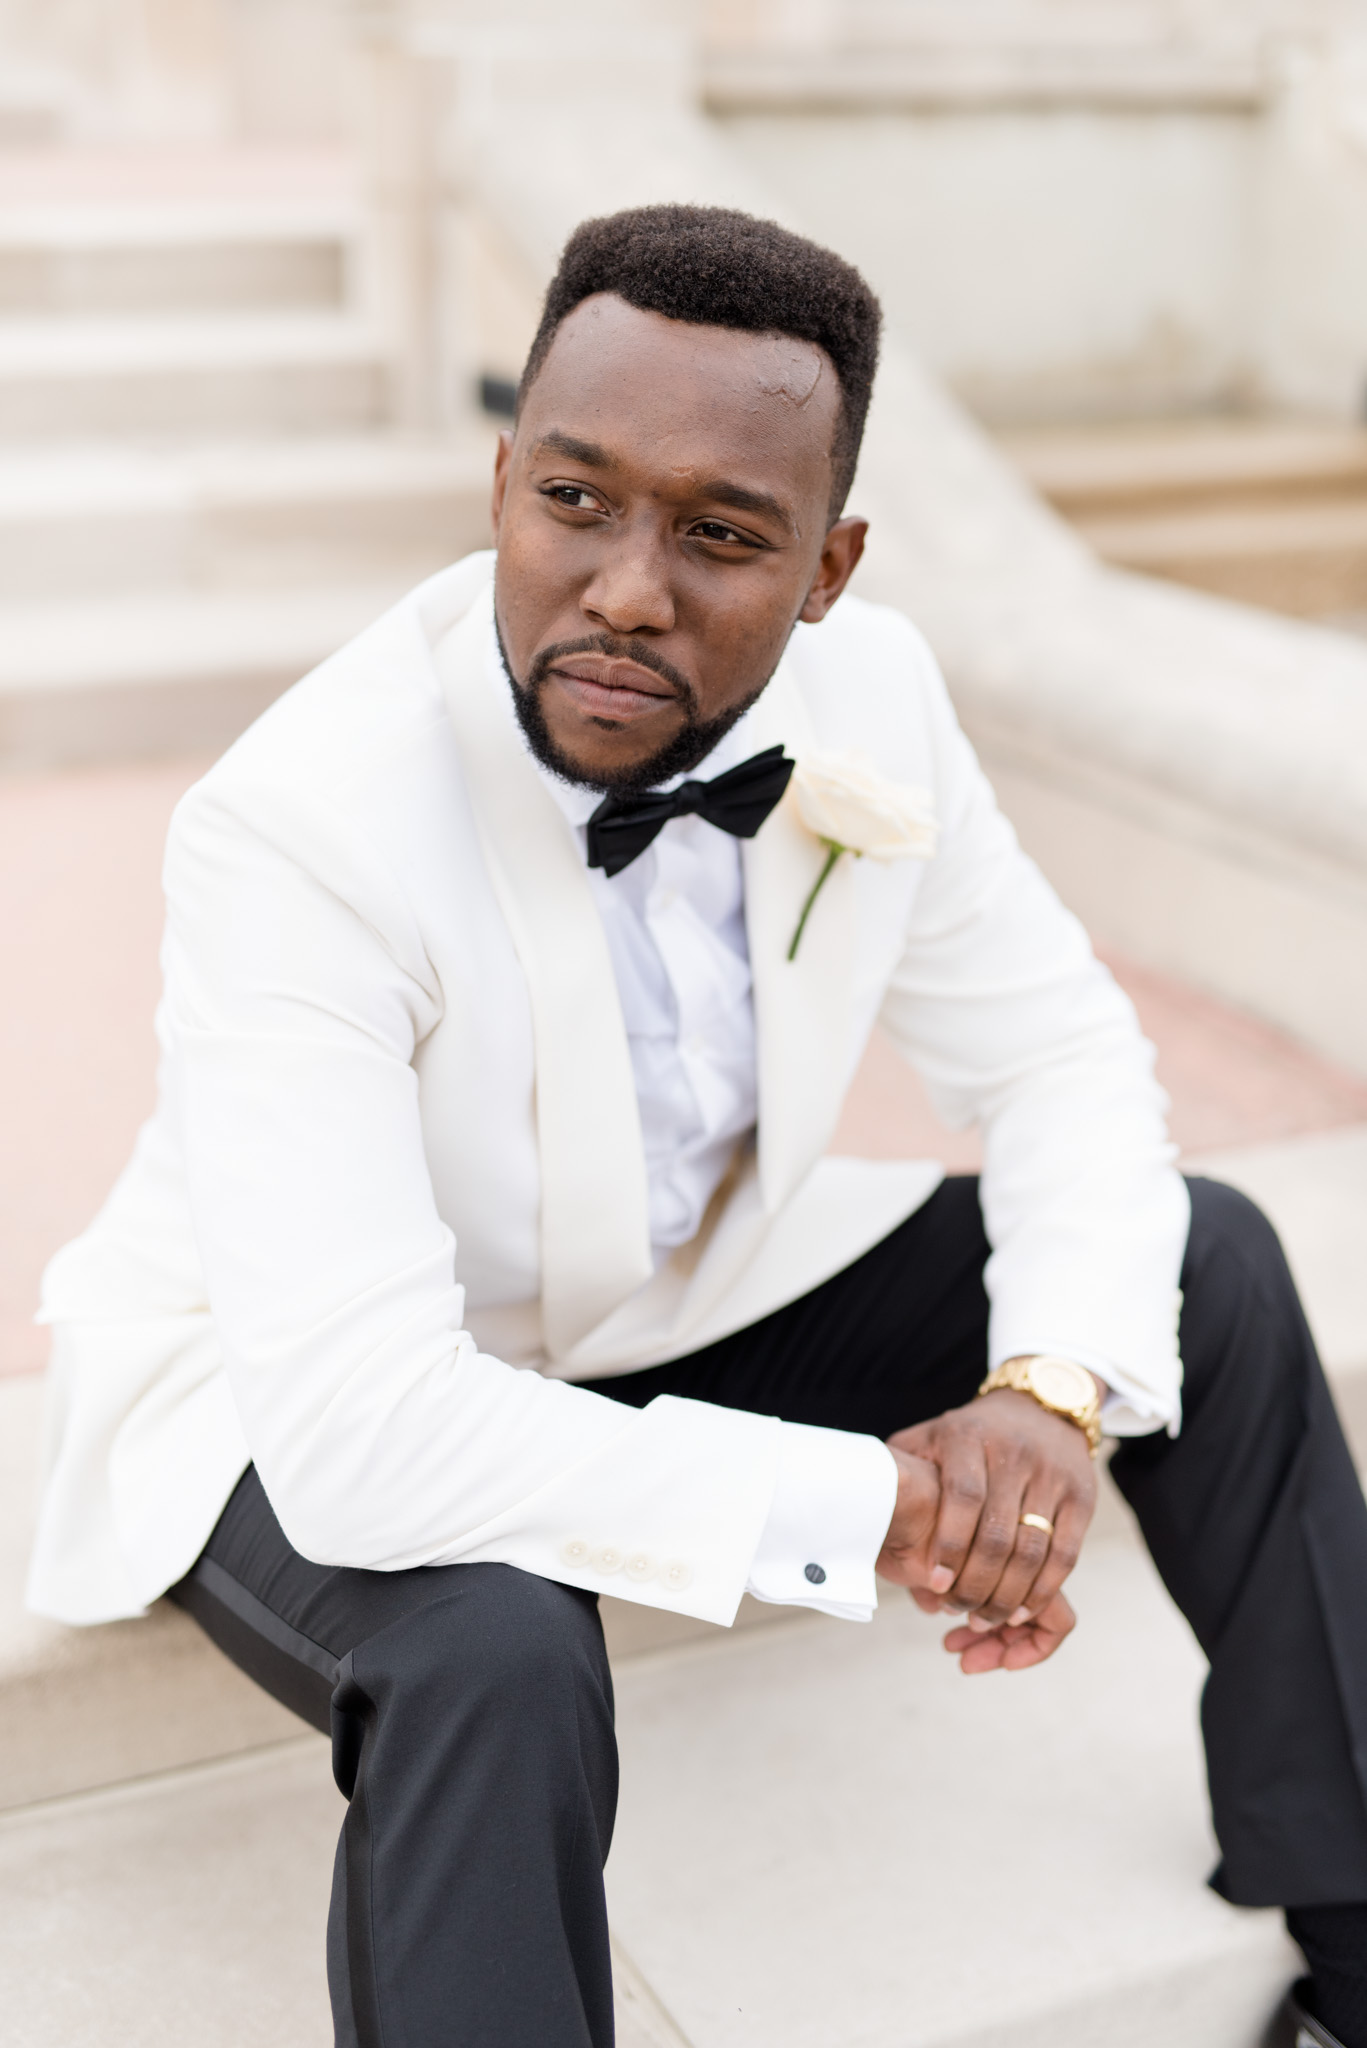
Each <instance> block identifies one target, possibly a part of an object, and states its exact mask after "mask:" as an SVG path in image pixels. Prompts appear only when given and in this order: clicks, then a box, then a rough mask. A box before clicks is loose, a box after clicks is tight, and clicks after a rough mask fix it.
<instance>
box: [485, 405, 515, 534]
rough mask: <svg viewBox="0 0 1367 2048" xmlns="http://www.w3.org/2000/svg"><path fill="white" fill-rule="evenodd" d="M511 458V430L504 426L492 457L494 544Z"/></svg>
mask: <svg viewBox="0 0 1367 2048" xmlns="http://www.w3.org/2000/svg"><path fill="white" fill-rule="evenodd" d="M512 459H513V430H512V428H511V427H504V428H503V429H502V430H501V431H500V433H499V437H498V453H497V454H496V455H495V457H494V497H493V504H492V507H491V508H490V509H491V516H492V518H493V525H494V545H495V547H497V545H498V529H499V527H500V525H501V524H502V521H503V500H504V496H505V495H506V493H507V489H508V470H509V467H510V465H511V463H512Z"/></svg>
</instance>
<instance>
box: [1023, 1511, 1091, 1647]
mask: <svg viewBox="0 0 1367 2048" xmlns="http://www.w3.org/2000/svg"><path fill="white" fill-rule="evenodd" d="M1050 1519H1051V1520H1052V1522H1053V1524H1054V1533H1053V1535H1052V1536H1051V1537H1050V1539H1049V1547H1048V1550H1047V1551H1046V1553H1045V1556H1044V1560H1043V1562H1042V1563H1041V1565H1040V1568H1039V1570H1038V1572H1037V1573H1036V1574H1035V1577H1034V1580H1033V1582H1032V1583H1031V1585H1030V1586H1029V1587H1028V1588H1027V1589H1026V1590H1025V1591H1024V1592H1023V1593H1022V1594H1021V1596H1020V1599H1019V1601H1018V1602H1017V1603H1016V1605H1015V1607H1013V1608H1012V1610H1011V1613H1010V1616H1009V1619H1011V1620H1015V1618H1016V1616H1017V1615H1018V1614H1019V1613H1020V1612H1021V1609H1022V1608H1023V1609H1025V1611H1026V1612H1027V1613H1028V1614H1029V1615H1030V1616H1031V1617H1034V1616H1037V1615H1040V1614H1042V1613H1043V1612H1044V1610H1045V1608H1047V1607H1048V1605H1049V1603H1050V1601H1052V1600H1053V1599H1054V1598H1055V1597H1056V1595H1057V1594H1058V1591H1059V1588H1060V1587H1061V1586H1062V1585H1063V1584H1064V1583H1065V1581H1066V1580H1067V1578H1068V1575H1069V1573H1070V1572H1071V1571H1072V1569H1073V1566H1074V1565H1075V1564H1076V1563H1077V1561H1078V1558H1079V1557H1080V1556H1081V1554H1082V1539H1083V1537H1084V1536H1085V1535H1086V1534H1087V1529H1088V1525H1089V1523H1090V1522H1091V1519H1092V1513H1091V1509H1090V1507H1089V1506H1088V1505H1087V1503H1086V1502H1085V1501H1080V1500H1078V1499H1077V1498H1076V1496H1075V1495H1072V1494H1067V1495H1065V1496H1064V1498H1063V1499H1062V1500H1061V1501H1060V1502H1059V1504H1058V1506H1057V1507H1056V1508H1055V1510H1054V1512H1053V1515H1052V1516H1051V1517H1050Z"/></svg>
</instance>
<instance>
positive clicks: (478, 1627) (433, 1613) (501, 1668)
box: [357, 1564, 607, 1702]
mask: <svg viewBox="0 0 1367 2048" xmlns="http://www.w3.org/2000/svg"><path fill="white" fill-rule="evenodd" d="M433 1577H434V1580H436V1581H437V1583H436V1584H434V1586H433V1589H432V1591H433V1597H432V1599H431V1600H430V1601H429V1602H428V1603H426V1604H424V1605H423V1606H422V1607H420V1608H418V1609H416V1610H415V1611H414V1612H413V1613H411V1614H409V1615H407V1616H406V1617H405V1618H404V1620H403V1621H402V1622H401V1623H399V1624H398V1625H397V1627H395V1628H392V1629H388V1630H386V1631H385V1632H384V1635H383V1637H380V1638H375V1639H373V1640H372V1641H371V1643H369V1644H368V1645H366V1646H365V1656H364V1662H365V1664H366V1665H367V1666H368V1667H369V1668H370V1669H371V1670H372V1671H374V1670H376V1669H377V1667H382V1668H383V1669H384V1670H385V1672H386V1674H387V1676H388V1677H389V1680H390V1682H391V1684H393V1685H394V1686H396V1687H397V1688H398V1689H399V1690H401V1691H402V1692H403V1693H404V1694H406V1695H407V1696H408V1697H409V1698H410V1699H416V1698H418V1697H420V1696H421V1695H423V1694H424V1693H427V1692H429V1691H431V1692H434V1693H436V1694H439V1695H445V1696H446V1697H448V1698H449V1697H450V1695H451V1692H452V1691H453V1689H454V1690H459V1692H460V1693H461V1694H462V1696H463V1697H464V1698H465V1699H466V1700H467V1701H468V1700H472V1699H473V1698H474V1697H476V1696H479V1697H484V1698H497V1699H502V1700H507V1699H517V1700H519V1701H523V1702H526V1701H528V1700H530V1699H534V1698H538V1697H539V1698H541V1699H548V1698H552V1697H561V1696H563V1697H565V1698H566V1699H568V1698H569V1697H570V1696H571V1695H573V1694H575V1693H577V1692H578V1691H580V1690H581V1689H583V1688H584V1687H586V1686H587V1687H591V1688H596V1689H602V1688H603V1687H604V1686H605V1685H606V1684H607V1658H606V1653H605V1651H604V1648H603V1634H602V1628H601V1625H600V1623H599V1620H598V1608H597V1603H596V1601H595V1600H594V1599H593V1597H592V1595H591V1594H587V1593H581V1592H579V1591H577V1590H576V1589H575V1588H574V1587H571V1586H562V1585H560V1584H559V1583H558V1582H557V1581H555V1580H553V1579H542V1578H538V1577H537V1576H536V1575H535V1574H533V1573H531V1572H523V1571H519V1570H518V1569H517V1567H516V1566H514V1565H504V1564H469V1565H448V1566H445V1567H441V1568H440V1569H439V1570H438V1571H436V1572H434V1574H433ZM360 1662H361V1660H360V1659H358V1660H357V1663H358V1666H359V1664H360Z"/></svg>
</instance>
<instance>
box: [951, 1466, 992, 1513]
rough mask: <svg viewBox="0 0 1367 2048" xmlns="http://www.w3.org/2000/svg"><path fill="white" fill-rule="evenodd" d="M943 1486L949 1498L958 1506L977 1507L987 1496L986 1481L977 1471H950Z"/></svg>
mask: <svg viewBox="0 0 1367 2048" xmlns="http://www.w3.org/2000/svg"><path fill="white" fill-rule="evenodd" d="M944 1488H945V1492H946V1494H947V1495H948V1496H949V1498H950V1500H952V1501H953V1502H954V1503H955V1504H956V1505H957V1506H960V1507H971V1508H979V1507H981V1506H982V1504H983V1501H984V1500H985V1499H986V1497H987V1483H986V1481H985V1480H984V1479H983V1478H982V1477H981V1475H980V1474H979V1473H977V1472H963V1471H958V1472H951V1473H950V1474H949V1475H948V1477H947V1479H946V1480H945V1482H944Z"/></svg>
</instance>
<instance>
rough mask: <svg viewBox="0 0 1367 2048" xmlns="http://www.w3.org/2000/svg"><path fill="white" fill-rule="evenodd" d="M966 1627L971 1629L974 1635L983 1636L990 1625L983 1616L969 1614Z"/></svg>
mask: <svg viewBox="0 0 1367 2048" xmlns="http://www.w3.org/2000/svg"><path fill="white" fill-rule="evenodd" d="M968 1625H969V1627H970V1628H971V1629H972V1631H973V1633H974V1635H977V1636H985V1635H986V1634H987V1631H988V1630H989V1629H990V1628H991V1626H992V1623H991V1622H990V1621H989V1620H988V1618H987V1616H986V1615H985V1614H970V1615H969V1617H968Z"/></svg>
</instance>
